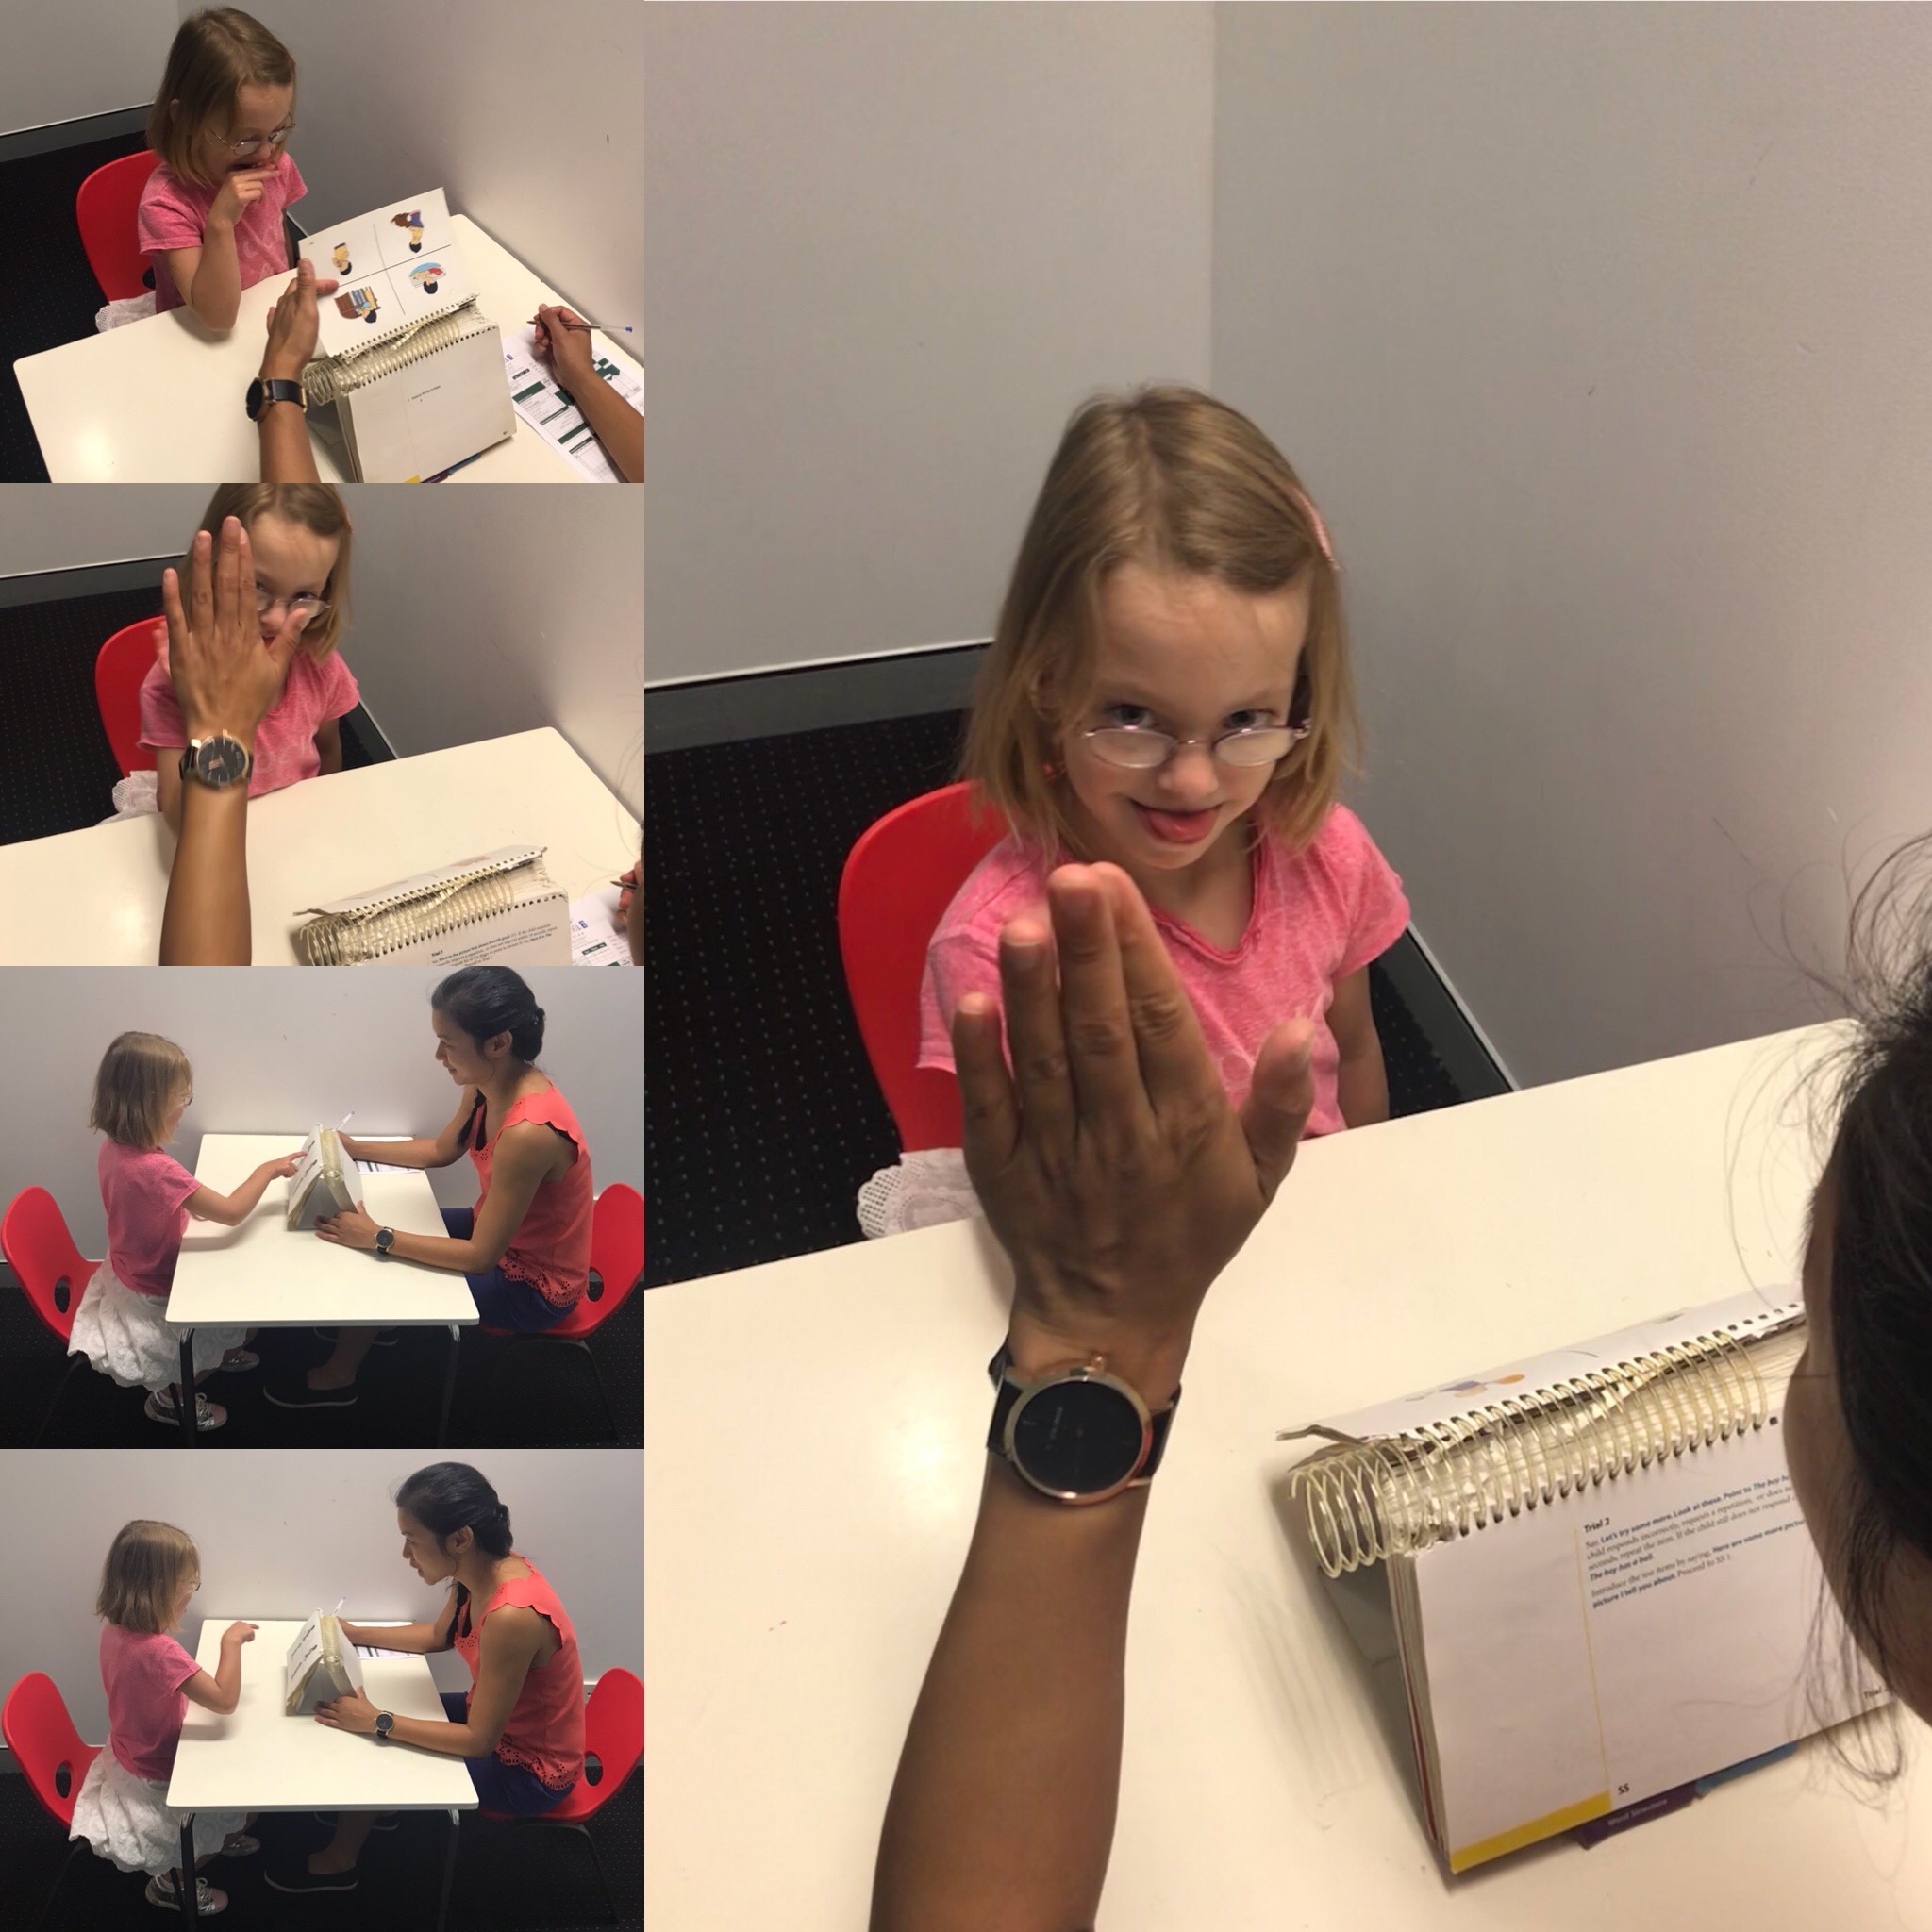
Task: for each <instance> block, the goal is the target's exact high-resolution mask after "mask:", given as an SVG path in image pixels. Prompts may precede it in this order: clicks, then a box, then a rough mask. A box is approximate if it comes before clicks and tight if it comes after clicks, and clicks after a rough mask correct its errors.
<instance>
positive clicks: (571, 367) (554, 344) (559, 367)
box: [536, 302, 603, 389]
mask: <svg viewBox="0 0 1932 1932" xmlns="http://www.w3.org/2000/svg"><path fill="white" fill-rule="evenodd" d="M536 321H537V337H536V341H537V353H538V355H540V356H541V357H542V358H544V359H545V360H546V361H547V362H548V363H549V364H550V368H551V373H552V374H553V375H555V376H556V377H557V379H558V382H560V383H562V385H563V386H564V388H565V389H578V388H583V387H587V386H588V385H589V384H591V383H593V382H598V381H601V380H602V379H603V378H602V377H600V376H599V375H598V374H597V371H596V368H595V367H594V365H593V363H592V361H591V331H590V330H589V329H588V328H586V327H585V326H584V318H583V317H582V316H581V315H579V314H578V313H577V312H576V310H575V309H574V308H563V307H562V306H561V305H560V304H558V303H555V302H541V303H539V304H538V305H537V317H536ZM570 323H575V325H576V326H575V328H572V327H567V326H566V325H567V324H570Z"/></svg>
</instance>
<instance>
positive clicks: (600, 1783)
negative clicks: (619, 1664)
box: [542, 1668, 644, 1823]
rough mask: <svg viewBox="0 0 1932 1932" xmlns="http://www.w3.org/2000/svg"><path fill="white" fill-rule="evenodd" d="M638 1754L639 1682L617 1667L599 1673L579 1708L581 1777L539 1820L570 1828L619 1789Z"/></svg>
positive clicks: (641, 1743)
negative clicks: (568, 1824) (588, 1697)
mask: <svg viewBox="0 0 1932 1932" xmlns="http://www.w3.org/2000/svg"><path fill="white" fill-rule="evenodd" d="M643 1755H644V1685H643V1679H642V1678H641V1677H637V1676H633V1675H632V1674H631V1673H630V1672H629V1671H626V1670H623V1669H620V1668H612V1669H610V1670H608V1671H603V1672H600V1673H599V1674H598V1677H597V1688H596V1689H595V1690H594V1691H591V1701H590V1703H589V1704H587V1705H585V1707H584V1758H585V1763H584V1775H583V1776H582V1777H580V1778H578V1780H577V1781H576V1785H575V1789H574V1790H572V1792H571V1794H570V1796H569V1797H567V1798H566V1799H565V1800H564V1801H563V1803H562V1804H561V1805H559V1806H558V1807H557V1808H556V1809H555V1810H554V1811H545V1812H544V1813H543V1814H542V1816H544V1817H545V1818H558V1819H569V1820H570V1821H572V1822H573V1823H576V1822H578V1821H581V1820H583V1819H586V1818H588V1817H590V1816H591V1813H592V1812H593V1811H597V1810H600V1809H602V1807H604V1806H605V1805H606V1804H608V1802H609V1801H610V1800H611V1799H612V1798H614V1797H615V1796H616V1795H617V1793H618V1792H619V1791H620V1790H622V1789H623V1788H624V1781H625V1778H627V1777H628V1776H629V1775H630V1774H631V1773H632V1772H634V1771H635V1770H636V1769H637V1765H638V1759H639V1758H640V1757H642V1756H643ZM593 1759H594V1763H593V1762H592V1761H591V1760H593ZM593 1773H594V1779H593Z"/></svg>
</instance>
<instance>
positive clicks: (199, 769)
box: [194, 738, 248, 790]
mask: <svg viewBox="0 0 1932 1932" xmlns="http://www.w3.org/2000/svg"><path fill="white" fill-rule="evenodd" d="M247 769H248V754H247V753H246V752H245V751H243V750H242V747H241V745H240V744H238V743H237V742H236V741H235V740H233V739H232V738H205V739H203V740H202V741H201V746H200V749H199V750H197V751H196V752H195V754H194V774H195V776H196V777H197V778H199V779H200V780H201V782H202V783H203V784H204V785H212V786H214V787H216V788H217V789H218V790H219V789H220V788H221V787H222V786H224V785H232V784H233V783H234V782H235V781H236V779H238V778H239V777H241V776H242V774H243V773H244V772H245V771H246V770H247Z"/></svg>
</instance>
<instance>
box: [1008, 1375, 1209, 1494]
mask: <svg viewBox="0 0 1932 1932" xmlns="http://www.w3.org/2000/svg"><path fill="white" fill-rule="evenodd" d="M987 1373H988V1374H990V1375H991V1377H992V1380H993V1385H994V1387H995V1388H996V1389H997V1390H998V1391H999V1392H998V1394H997V1395H996V1396H995V1397H994V1399H993V1406H992V1427H991V1430H990V1431H989V1433H988V1435H987V1439H986V1446H987V1447H988V1448H989V1449H990V1450H991V1451H992V1452H993V1454H994V1455H996V1456H1004V1457H1006V1458H1007V1460H1008V1462H1010V1463H1011V1464H1012V1465H1013V1467H1014V1469H1015V1470H1016V1471H1017V1472H1018V1473H1019V1474H1020V1476H1021V1479H1022V1480H1023V1481H1024V1482H1026V1483H1028V1484H1030V1485H1031V1486H1032V1487H1033V1488H1034V1489H1036V1490H1038V1491H1040V1492H1041V1495H1043V1496H1052V1497H1053V1498H1055V1500H1056V1501H1058V1502H1061V1503H1105V1502H1107V1501H1108V1500H1109V1499H1110V1498H1111V1497H1114V1496H1118V1495H1119V1494H1120V1493H1121V1491H1123V1490H1127V1489H1142V1488H1144V1487H1145V1486H1146V1485H1147V1484H1148V1483H1150V1482H1152V1481H1153V1479H1154V1473H1155V1471H1156V1470H1158V1468H1159V1467H1160V1457H1161V1453H1162V1452H1163V1451H1164V1450H1165V1449H1166V1447H1167V1432H1168V1429H1169V1428H1170V1427H1171V1426H1172V1424H1173V1422H1174V1408H1175V1406H1176V1405H1177V1404H1178V1403H1179V1401H1180V1399H1181V1391H1179V1390H1178V1389H1176V1390H1175V1391H1174V1394H1173V1396H1172V1397H1171V1398H1170V1399H1169V1401H1168V1403H1167V1406H1166V1407H1164V1408H1162V1409H1160V1410H1158V1412H1156V1411H1154V1410H1150V1409H1149V1408H1148V1407H1147V1404H1146V1402H1145V1401H1144V1400H1143V1399H1142V1397H1141V1392H1140V1391H1139V1390H1137V1389H1136V1388H1134V1387H1133V1386H1132V1384H1131V1383H1128V1382H1124V1381H1122V1379H1121V1378H1120V1377H1119V1376H1118V1375H1113V1374H1108V1372H1107V1370H1106V1368H1105V1367H1103V1366H1102V1365H1101V1360H1100V1358H1099V1357H1094V1358H1093V1359H1092V1360H1091V1361H1084V1362H1066V1363H1062V1364H1060V1365H1059V1366H1058V1367H1056V1368H1051V1369H1048V1370H1046V1371H1045V1372H1044V1373H1043V1374H1040V1375H1037V1376H1035V1377H1033V1378H1031V1379H1030V1380H1029V1379H1025V1378H1023V1377H1022V1376H1020V1375H1017V1374H1014V1372H1013V1366H1012V1354H1011V1350H1010V1349H1009V1347H1008V1344H1007V1343H1005V1342H1002V1343H1001V1344H1000V1351H999V1353H998V1354H997V1355H996V1356H994V1357H993V1358H992V1360H991V1362H989V1363H988V1364H987Z"/></svg>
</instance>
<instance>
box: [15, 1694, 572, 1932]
mask: <svg viewBox="0 0 1932 1932" xmlns="http://www.w3.org/2000/svg"><path fill="white" fill-rule="evenodd" d="M598 1688H599V1689H600V1690H601V1689H602V1688H603V1685H602V1680H601V1679H599V1683H598ZM0 1738H5V1739H6V1740H7V1748H8V1750H9V1751H11V1752H12V1753H13V1761H14V1762H15V1763H16V1764H18V1765H19V1766H20V1768H21V1770H22V1771H23V1772H24V1773H25V1775H26V1782H27V1788H28V1789H29V1790H31V1791H32V1792H33V1794H34V1796H35V1797H37V1798H38V1799H39V1800H40V1801H41V1803H42V1805H44V1806H45V1807H47V1809H48V1811H49V1812H50V1813H52V1815H53V1818H54V1822H55V1823H56V1824H58V1825H59V1827H60V1830H61V1834H62V1835H63V1836H65V1834H66V1833H67V1831H68V1830H69V1829H70V1828H71V1827H72V1825H73V1824H74V1801H75V1798H77V1797H78V1796H79V1795H80V1787H81V1783H82V1781H83V1780H84V1779H85V1778H86V1776H87V1772H88V1766H89V1765H91V1764H92V1762H93V1761H94V1759H95V1758H96V1757H99V1756H100V1755H101V1747H100V1746H99V1745H98V1744H89V1743H85V1742H83V1741H82V1740H81V1736H80V1733H79V1732H78V1731H76V1730H75V1728H74V1720H73V1719H72V1718H71V1717H69V1716H68V1714H67V1705H66V1702H65V1700H64V1699H63V1698H62V1697H61V1695H60V1691H59V1688H58V1685H56V1684H55V1682H54V1680H53V1678H52V1677H50V1676H48V1675H47V1674H46V1673H45V1672H44V1671H29V1672H28V1673H27V1674H26V1675H25V1676H24V1677H23V1678H21V1680H20V1681H19V1683H17V1684H16V1685H14V1687H13V1689H12V1690H10V1691H8V1693H7V1702H6V1703H5V1704H4V1705H0ZM86 1848H87V1840H85V1839H75V1840H72V1841H71V1842H70V1843H69V1845H68V1847H67V1857H65V1858H64V1859H63V1860H62V1861H61V1865H60V1869H59V1871H58V1872H57V1873H56V1874H54V1890H52V1891H50V1892H49V1893H48V1894H47V1902H46V1904H45V1905H43V1906H42V1907H41V1915H40V1918H39V1919H38V1920H37V1921H36V1922H35V1923H36V1924H42V1923H43V1922H44V1921H45V1919H46V1917H47V1914H48V1913H49V1912H50V1911H52V1910H53V1907H54V1900H55V1899H56V1898H57V1897H58V1895H59V1891H60V1886H61V1882H62V1880H64V1879H65V1878H66V1876H67V1868H68V1866H70V1865H71V1864H73V1862H74V1859H75V1855H76V1854H77V1853H79V1852H81V1851H83V1850H84V1849H86Z"/></svg>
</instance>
